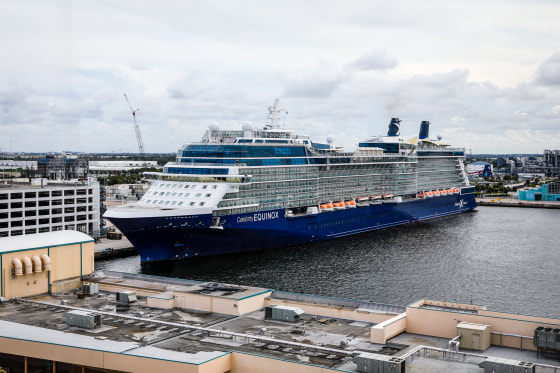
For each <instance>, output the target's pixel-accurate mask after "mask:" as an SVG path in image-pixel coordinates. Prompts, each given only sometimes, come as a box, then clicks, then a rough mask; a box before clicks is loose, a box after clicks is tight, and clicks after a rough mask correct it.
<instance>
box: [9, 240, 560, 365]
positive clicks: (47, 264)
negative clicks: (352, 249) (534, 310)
mask: <svg viewBox="0 0 560 373" xmlns="http://www.w3.org/2000/svg"><path fill="white" fill-rule="evenodd" d="M0 263H1V264H0V268H1V269H2V273H1V274H0V278H1V279H2V285H1V289H2V292H3V293H2V294H3V295H2V297H3V298H1V299H2V301H1V303H0V369H4V370H5V371H9V372H39V371H40V372H58V373H60V372H112V373H120V372H154V371H159V372H193V373H194V372H200V373H214V372H215V373H226V372H229V373H241V372H243V373H257V372H270V373H280V372H312V373H329V372H332V373H334V372H368V373H369V372H410V373H414V372H492V371H494V372H498V371H503V372H506V371H508V372H509V371H512V372H535V368H539V369H541V370H539V372H548V371H550V372H553V371H556V370H560V365H558V361H557V356H558V352H559V351H560V344H558V346H557V345H556V344H555V341H556V338H557V337H559V336H560V329H559V328H560V320H559V319H553V318H545V317H538V316H526V315H519V314H515V313H508V312H497V311H492V310H488V309H487V308H486V307H484V306H480V305H474V304H470V303H457V302H450V301H437V300H428V299H422V300H419V301H416V302H413V303H411V304H409V305H408V306H394V305H387V304H381V303H374V302H365V301H356V300H349V299H340V298H331V297H324V296H314V295H306V294H296V293H288V292H282V291H275V290H272V289H266V288H257V287H251V286H245V285H230V284H222V283H213V282H198V281H190V280H180V279H173V278H164V277H155V276H146V275H141V274H128V273H120V272H111V271H97V272H93V242H92V240H91V238H89V237H88V236H86V235H84V234H82V233H79V232H53V233H45V234H37V235H34V236H22V237H13V238H1V239H0ZM549 340H551V341H552V342H551V343H549Z"/></svg>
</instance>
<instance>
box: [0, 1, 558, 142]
mask: <svg viewBox="0 0 560 373" xmlns="http://www.w3.org/2000/svg"><path fill="white" fill-rule="evenodd" d="M0 46H1V47H2V51H1V55H0V149H1V151H29V152H41V151H63V150H68V151H86V152H113V151H116V152H122V151H130V152H138V146H137V143H136V137H135V133H134V127H133V120H132V115H131V112H130V109H129V107H128V104H127V103H126V101H125V99H124V97H123V92H126V94H127V95H128V97H129V99H130V100H131V102H132V105H133V106H134V107H135V108H140V111H139V112H138V114H137V118H138V120H139V123H140V127H141V131H142V136H143V138H144V146H145V149H146V151H147V152H175V151H177V149H179V147H180V146H181V145H182V144H184V143H187V142H190V141H198V140H200V138H201V136H202V134H203V132H204V130H205V129H206V128H207V127H208V125H209V124H210V123H212V122H217V123H219V124H220V126H221V128H231V129H240V128H241V126H242V124H243V123H245V122H251V123H253V125H254V126H256V127H262V126H263V125H264V124H265V122H266V107H267V106H268V105H270V104H271V103H272V102H273V100H274V99H275V98H276V97H278V98H280V99H281V102H282V105H283V107H285V108H286V110H287V111H288V115H287V118H286V127H287V128H290V129H297V130H298V132H299V133H301V134H307V135H310V136H311V137H312V138H313V139H315V140H316V141H324V140H325V138H326V137H327V136H328V135H330V134H332V135H334V137H335V144H336V145H340V146H344V147H345V149H346V150H353V149H354V147H355V144H356V143H357V142H358V141H360V140H361V139H363V138H364V137H366V136H371V135H379V134H385V133H386V131H387V125H388V123H389V121H390V118H391V117H399V118H401V119H402V123H401V134H402V135H403V136H405V137H413V136H416V135H417V134H418V129H419V126H420V122H421V121H422V120H430V121H431V123H432V125H431V135H432V137H435V136H437V135H442V136H443V138H444V139H445V140H446V141H447V142H450V143H452V144H453V145H457V146H463V147H465V148H467V151H472V153H514V152H515V153H542V151H543V149H560V2H558V1H554V0H551V1H544V0H543V1H515V0H507V1H505V0H504V1H488V0H469V1H444V0H441V1H429V0H425V1H413V0H407V1H399V0H396V1H391V2H388V1H378V0H369V1H366V0H362V1H352V0H350V1H349V0H345V1H328V0H309V1H305V0H295V1H292V0H283V1H263V0H255V1H249V0H247V1H245V0H236V1H226V0H223V1H221V0H204V1H202V0H201V1H192V0H182V1H169V0H158V1H154V0H151V1H142V0H106V1H105V0H103V1H99V0H98V1H92V0H80V1H71V0H60V1H44V0H40V1H31V0H2V1H1V2H0Z"/></svg>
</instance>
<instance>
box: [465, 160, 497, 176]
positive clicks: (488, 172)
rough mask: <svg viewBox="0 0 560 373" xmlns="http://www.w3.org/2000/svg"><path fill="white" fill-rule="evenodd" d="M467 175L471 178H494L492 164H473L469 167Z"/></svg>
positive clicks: (479, 162)
mask: <svg viewBox="0 0 560 373" xmlns="http://www.w3.org/2000/svg"><path fill="white" fill-rule="evenodd" d="M467 174H468V175H469V177H486V176H488V177H492V176H493V169H492V164H491V163H488V162H481V161H478V162H472V163H469V164H468V165H467Z"/></svg>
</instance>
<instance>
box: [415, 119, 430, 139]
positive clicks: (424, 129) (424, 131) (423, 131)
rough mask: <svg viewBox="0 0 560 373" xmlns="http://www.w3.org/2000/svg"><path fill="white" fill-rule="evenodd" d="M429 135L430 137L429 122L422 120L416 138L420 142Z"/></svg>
mask: <svg viewBox="0 0 560 373" xmlns="http://www.w3.org/2000/svg"><path fill="white" fill-rule="evenodd" d="M429 135H430V121H428V120H423V121H422V123H421V124H420V134H419V135H418V138H419V139H420V140H424V139H427V138H428V136H429Z"/></svg>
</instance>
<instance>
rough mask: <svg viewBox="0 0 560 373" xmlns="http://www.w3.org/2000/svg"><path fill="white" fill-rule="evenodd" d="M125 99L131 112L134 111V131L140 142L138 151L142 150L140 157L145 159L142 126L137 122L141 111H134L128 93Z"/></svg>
mask: <svg viewBox="0 0 560 373" xmlns="http://www.w3.org/2000/svg"><path fill="white" fill-rule="evenodd" d="M124 98H125V99H126V102H128V106H129V107H130V111H132V118H133V119H134V130H135V131H136V141H138V149H139V150H140V156H141V157H142V158H144V155H145V153H144V143H143V142H142V134H141V133H140V126H139V125H138V121H137V120H136V112H137V111H138V110H140V109H136V110H134V109H133V108H132V105H131V104H130V101H129V100H128V97H127V96H126V93H125V94H124Z"/></svg>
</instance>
